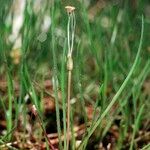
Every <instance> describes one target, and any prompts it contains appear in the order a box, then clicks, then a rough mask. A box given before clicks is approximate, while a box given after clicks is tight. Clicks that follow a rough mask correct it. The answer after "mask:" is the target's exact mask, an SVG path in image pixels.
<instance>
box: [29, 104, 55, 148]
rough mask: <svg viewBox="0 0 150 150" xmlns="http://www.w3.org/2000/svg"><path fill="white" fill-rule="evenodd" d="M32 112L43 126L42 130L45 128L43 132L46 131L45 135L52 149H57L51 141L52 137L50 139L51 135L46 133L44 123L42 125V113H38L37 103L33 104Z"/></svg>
mask: <svg viewBox="0 0 150 150" xmlns="http://www.w3.org/2000/svg"><path fill="white" fill-rule="evenodd" d="M31 112H32V113H33V114H34V116H35V117H37V119H38V122H39V124H40V126H41V128H42V130H43V133H44V135H45V137H46V139H47V141H48V144H49V146H50V148H51V150H56V149H55V147H54V146H53V144H52V143H51V141H50V139H49V137H48V135H47V133H46V131H45V129H44V127H43V125H42V120H41V117H40V115H39V114H38V111H37V109H36V107H35V105H33V106H32V108H31Z"/></svg>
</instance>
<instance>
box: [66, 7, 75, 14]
mask: <svg viewBox="0 0 150 150" xmlns="http://www.w3.org/2000/svg"><path fill="white" fill-rule="evenodd" d="M65 8H66V10H67V12H68V13H69V14H70V13H72V12H73V11H74V10H75V9H76V8H75V7H73V6H66V7H65Z"/></svg>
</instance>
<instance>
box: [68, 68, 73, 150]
mask: <svg viewBox="0 0 150 150" xmlns="http://www.w3.org/2000/svg"><path fill="white" fill-rule="evenodd" d="M71 75H72V71H71V70H69V71H68V96H67V150H68V149H69V139H70V110H71V105H70V97H71Z"/></svg>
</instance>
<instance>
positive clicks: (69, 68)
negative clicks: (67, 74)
mask: <svg viewBox="0 0 150 150" xmlns="http://www.w3.org/2000/svg"><path fill="white" fill-rule="evenodd" d="M67 69H68V71H71V70H72V69H73V60H72V57H71V56H69V57H68V60H67Z"/></svg>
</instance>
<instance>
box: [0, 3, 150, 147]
mask: <svg viewBox="0 0 150 150" xmlns="http://www.w3.org/2000/svg"><path fill="white" fill-rule="evenodd" d="M12 3H13V1H8V0H6V1H5V2H3V1H1V2H0V6H1V9H0V20H2V21H1V22H0V113H1V114H2V117H0V126H1V125H2V122H3V121H4V122H5V123H6V126H5V129H2V130H1V129H0V149H1V146H4V145H6V144H7V143H9V142H10V143H11V142H14V141H15V137H14V134H15V132H17V131H18V125H20V117H22V118H23V119H22V123H23V124H22V129H21V133H22V135H24V136H22V137H21V139H20V140H21V141H22V143H23V142H24V143H26V142H27V140H28V139H26V134H28V131H27V129H26V127H27V125H28V124H30V125H31V126H32V127H33V133H32V134H33V135H35V136H37V137H38V139H39V140H41V141H42V139H43V135H42V134H41V132H42V131H41V128H38V129H35V127H36V125H37V124H38V122H37V121H36V118H35V120H34V119H33V118H32V117H31V116H30V115H29V112H30V107H29V104H28V103H30V104H31V105H35V106H36V108H37V110H38V113H39V115H40V117H41V118H42V124H43V127H44V129H46V127H47V125H48V122H49V121H50V120H52V119H53V120H54V122H50V124H53V123H54V124H55V126H56V129H57V133H58V140H59V143H58V147H59V149H60V150H63V149H64V150H66V149H67V126H66V121H67V118H66V117H67V116H66V113H67V105H66V102H67V100H66V98H67V68H66V63H67V52H68V47H67V23H68V16H67V13H66V11H65V6H66V5H70V4H71V5H74V6H75V7H76V10H75V16H76V30H75V40H74V50H73V54H72V55H73V61H74V69H73V72H72V85H71V101H73V100H75V102H74V103H73V104H71V107H72V108H71V112H70V116H71V119H70V121H71V128H70V129H71V132H72V139H71V142H70V149H72V150H74V149H77V148H75V147H76V141H77V139H76V138H75V136H74V131H73V129H74V126H75V125H78V126H79V125H81V124H85V133H84V135H83V137H82V138H81V144H80V146H79V147H78V149H82V150H83V149H90V148H91V147H90V146H91V145H93V147H92V149H96V146H98V144H99V143H100V142H103V143H105V142H106V143H107V144H109V142H108V140H107V138H108V136H109V134H110V132H111V129H112V127H114V126H117V127H118V130H117V133H118V138H116V141H115V144H114V145H113V148H114V149H130V150H134V149H138V148H141V149H143V150H144V149H149V143H148V142H147V141H146V142H145V141H142V140H141V142H143V143H141V145H140V142H139V143H138V141H137V139H138V137H140V135H139V133H140V132H141V131H143V132H145V133H146V132H148V130H149V128H150V127H149V125H147V124H148V123H149V122H150V120H149V118H150V113H149V109H150V106H149V105H148V104H149V102H150V94H149V93H148V92H147V90H148V89H146V88H144V87H145V83H147V82H148V80H149V78H150V59H149V58H150V51H149V50H148V49H150V40H149V39H150V35H149V32H150V29H149V25H150V16H149V14H148V12H146V7H147V6H149V5H150V3H149V1H148V0H147V1H140V0H139V1H137V3H138V5H137V9H136V10H134V9H133V7H132V6H131V4H130V2H129V1H126V2H118V3H117V2H116V3H115V2H114V1H112V2H105V5H104V8H103V9H101V10H100V9H99V8H97V7H96V3H97V2H96V1H91V2H90V5H89V6H88V7H87V6H86V4H85V2H84V1H82V2H80V1H71V2H67V1H66V2H63V1H62V2H60V1H54V2H52V1H45V2H42V4H40V5H39V6H40V7H39V11H38V12H35V11H34V1H32V0H31V1H27V2H26V4H25V8H24V12H23V16H24V20H23V25H22V27H21V29H20V31H19V33H18V34H19V35H20V37H21V47H18V50H19V52H20V54H21V57H20V60H19V63H18V64H14V59H15V58H13V57H12V56H11V55H10V54H11V52H12V49H13V46H14V43H11V42H10V40H9V36H10V35H11V34H12V31H13V22H12V20H11V18H13V17H14V16H13V17H12V16H10V22H9V23H8V21H9V19H8V15H9V13H10V8H11V6H12ZM93 7H94V12H92V11H91V9H92V8H93ZM36 10H38V8H37V9H36ZM95 12H96V15H95V16H94V19H93V20H91V19H89V15H94V13H95ZM11 15H13V14H11ZM14 15H15V13H14ZM45 16H49V17H50V22H51V24H50V27H49V29H48V30H47V31H42V29H41V26H42V25H43V21H44V17H45ZM142 16H144V17H142ZM119 17H120V18H119ZM141 18H142V19H141ZM103 21H106V22H104V23H103ZM107 21H108V23H109V24H108V26H106V25H107ZM41 33H44V34H45V35H46V39H45V40H44V41H42V40H39V39H40V38H44V36H43V35H42V34H41ZM41 35H42V37H40V36H41ZM39 37H40V38H39ZM47 79H49V80H50V81H51V82H52V85H51V86H52V88H51V91H50V90H49V89H48V90H46V89H43V88H40V90H37V89H38V88H37V86H36V85H35V84H34V83H35V82H36V83H38V84H39V85H40V86H41V87H43V85H44V84H43V83H45V81H46V80H47ZM2 81H6V82H7V83H6V87H3V85H2V84H3V82H2ZM17 85H18V86H17ZM149 86H150V85H149ZM1 87H2V88H1ZM16 87H17V89H16ZM60 93H61V98H60V96H59V95H60ZM26 95H28V96H29V98H28V100H27V101H26V100H25V97H26ZM47 95H52V96H53V97H54V99H53V100H51V99H49V101H54V102H55V108H54V109H55V111H54V112H53V113H54V114H55V113H56V118H55V119H54V117H53V116H51V115H49V116H45V112H44V105H43V104H44V102H43V99H44V97H45V96H47ZM72 98H73V99H72ZM28 101H29V102H28ZM88 106H89V107H90V108H92V109H93V111H92V112H91V113H92V114H93V118H92V120H89V118H88V117H89V114H88V113H87V108H88ZM28 117H29V118H30V119H29V120H28V119H27V118H28ZM118 118H119V119H118ZM118 120H119V125H118V124H117V123H116V121H118ZM89 122H90V126H89V125H88V124H89ZM146 122H148V123H147V124H146ZM62 135H64V138H63V139H62ZM144 142H145V143H144ZM92 143H93V144H92ZM8 146H9V147H11V148H12V149H13V148H14V149H16V148H15V146H13V145H7V147H8ZM104 146H105V147H106V145H105V144H104ZM11 148H10V149H11ZM47 149H50V148H49V146H48V144H47Z"/></svg>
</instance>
